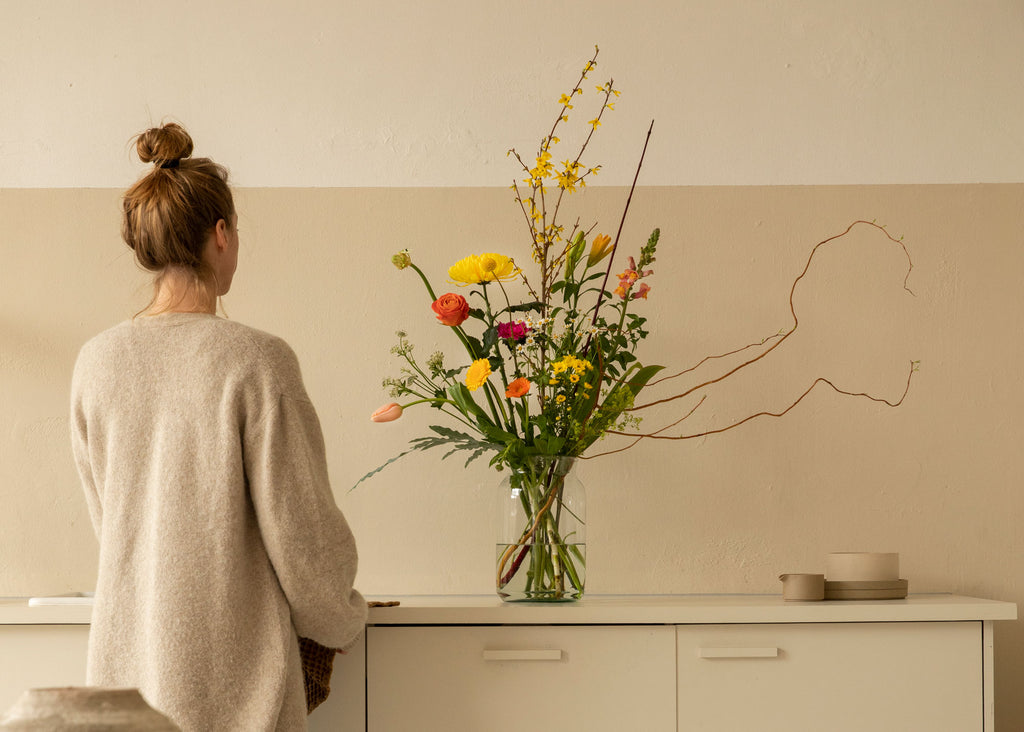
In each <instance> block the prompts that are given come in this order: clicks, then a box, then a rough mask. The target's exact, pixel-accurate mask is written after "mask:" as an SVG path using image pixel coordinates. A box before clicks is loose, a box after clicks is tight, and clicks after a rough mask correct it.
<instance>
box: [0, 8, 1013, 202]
mask: <svg viewBox="0 0 1024 732" xmlns="http://www.w3.org/2000/svg"><path fill="white" fill-rule="evenodd" d="M595 43H596V44H599V45H600V46H601V55H600V57H599V60H598V67H597V70H596V74H595V75H594V76H592V77H591V80H592V81H593V82H594V83H595V84H596V83H599V82H601V81H603V80H605V79H607V77H608V76H613V77H614V78H615V83H616V85H617V86H618V87H619V88H621V89H622V90H623V94H622V97H621V98H620V99H619V103H618V104H617V105H616V111H615V112H614V114H612V115H611V116H609V117H608V118H607V120H606V123H605V125H604V126H603V127H602V128H601V129H600V130H599V132H600V133H601V134H600V135H599V136H598V137H597V138H595V140H596V142H595V143H594V145H593V147H592V155H591V156H590V157H589V158H586V159H585V161H589V162H591V163H601V164H603V165H604V170H603V172H602V175H601V178H600V180H599V181H596V182H600V183H604V184H626V183H628V182H629V181H630V180H631V178H632V174H633V170H634V167H635V164H636V159H637V156H638V154H639V150H640V147H641V145H642V142H643V136H644V133H645V131H646V129H647V125H648V124H649V122H650V120H651V119H654V120H656V123H655V133H654V137H653V138H652V143H651V148H650V152H649V155H648V159H647V161H646V163H645V166H644V172H643V176H642V178H641V182H642V183H644V184H647V185H689V184H694V185H702V184H712V185H714V184H723V185H725V184H727V185H745V184H833V183H836V184H838V183H853V184H870V183H950V182H967V183H971V182H1020V181H1022V180H1024V174H1022V171H1024V124H1022V122H1021V120H1022V119H1024V3H1022V2H1021V1H1020V0H971V2H964V0H896V1H895V2H894V1H893V0H859V1H858V2H844V3H840V2H831V1H828V0H825V1H823V0H747V1H744V0H714V1H712V0H689V1H685V0H632V2H629V3H627V2H622V0H589V1H588V2H570V1H568V0H519V1H518V2H515V3H493V2H481V1H480V0H449V1H446V2H413V1H412V0H374V2H345V1H341V0H294V1H293V2H289V3H282V2H270V1H269V0H245V1H244V2H224V1H218V0H179V1H178V2H174V3H165V2H160V3H156V2H150V1H149V0H146V1H138V0H89V1H88V2H80V1H78V0H33V1H32V2H23V1H22V0H0V94H2V97H0V98H2V102H0V187H123V186H125V185H127V184H128V183H129V182H130V181H131V180H133V179H134V178H135V177H136V176H137V175H138V173H139V166H138V163H137V161H135V160H134V159H133V157H132V156H131V155H130V154H129V146H128V141H129V138H130V137H131V136H132V135H133V134H135V133H137V132H139V131H141V130H142V129H144V128H145V127H147V126H150V125H151V124H153V123H157V122H159V121H161V120H162V119H164V118H174V119H178V120H180V121H181V122H183V123H184V124H185V125H186V126H187V127H188V128H189V130H190V131H191V132H192V134H193V137H194V138H195V139H196V141H197V151H196V152H197V154H206V155H210V156H211V157H214V158H215V159H217V160H218V161H220V162H223V163H225V164H227V165H228V166H229V167H230V168H231V170H232V174H233V179H234V182H235V183H236V184H237V185H241V186H256V187H263V186H314V187H320V186H504V185H508V184H509V183H510V182H511V180H512V178H513V177H514V176H515V175H516V170H515V166H514V165H513V164H512V163H511V162H510V161H509V159H507V158H506V157H505V151H506V150H507V149H508V148H509V147H513V146H516V147H518V148H519V149H520V150H521V151H522V152H524V153H528V152H530V151H531V150H533V149H534V148H535V146H536V144H537V142H538V140H539V139H540V137H541V136H542V135H543V134H545V132H546V130H547V128H548V127H549V126H550V124H551V121H552V120H553V119H554V116H555V114H556V112H557V106H556V100H557V99H558V97H559V94H560V93H562V92H563V91H568V90H569V89H570V88H571V85H572V83H573V82H574V81H575V77H576V74H577V73H578V71H579V69H580V68H581V67H582V65H583V64H584V63H585V61H586V60H587V59H588V58H589V57H590V54H591V52H592V47H593V45H594V44H595ZM585 89H586V90H587V91H592V90H593V84H589V85H588V86H586V87H585ZM586 99H587V100H589V101H591V102H593V101H594V96H592V95H588V97H587V98H586ZM591 109H592V108H587V107H586V104H585V103H584V104H583V105H582V106H581V107H580V108H579V109H577V110H574V111H576V112H579V114H578V115H577V116H574V117H573V118H572V122H573V123H575V124H576V125H584V126H585V124H586V120H588V119H590V118H591V116H587V115H589V113H590V111H591ZM567 137H568V136H563V139H566V138H567ZM563 144H565V145H566V147H568V144H567V143H563ZM567 152H568V150H566V151H565V153H567ZM565 153H563V156H564V155H565Z"/></svg>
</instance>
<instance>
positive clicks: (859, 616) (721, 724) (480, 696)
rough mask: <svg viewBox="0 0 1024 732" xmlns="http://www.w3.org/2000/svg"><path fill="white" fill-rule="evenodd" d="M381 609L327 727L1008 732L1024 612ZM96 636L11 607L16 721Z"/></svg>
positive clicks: (447, 602)
mask: <svg viewBox="0 0 1024 732" xmlns="http://www.w3.org/2000/svg"><path fill="white" fill-rule="evenodd" d="M373 599H381V600H385V599H395V600H399V601H400V605H399V606H397V607H384V608H371V610H370V617H369V623H368V628H367V633H366V635H365V637H364V639H363V641H362V642H361V643H359V644H357V646H356V648H354V649H353V650H352V651H351V652H350V653H349V654H348V655H346V656H339V657H338V659H337V661H336V664H335V673H334V677H333V679H332V693H331V697H330V698H329V699H328V700H327V702H326V703H325V704H324V705H323V706H322V707H320V708H319V709H318V710H317V711H316V712H314V714H313V715H312V716H311V717H310V729H311V730H313V731H314V732H319V731H321V730H334V731H338V730H341V731H343V732H348V731H349V730H352V731H353V732H354V731H355V730H367V731H368V732H400V731H402V730H417V731H422V732H430V731H431V730H445V731H446V732H447V731H448V730H459V731H460V732H475V731H477V730H481V731H484V730H486V732H502V731H504V730H521V729H523V728H524V726H530V725H532V724H536V723H538V722H543V723H544V724H545V725H546V726H550V727H552V728H556V729H566V730H587V731H588V732H591V731H600V730H617V731H618V730H622V729H643V730H645V732H646V731H648V730H649V731H651V732H657V731H658V730H665V731H666V732H668V731H670V730H714V731H715V732H728V731H729V730H759V732H770V731H771V730H786V731H787V732H792V731H794V730H797V731H799V730H815V731H817V730H821V729H828V730H833V731H835V732H841V731H843V730H864V729H871V730H899V731H900V732H912V731H913V730H928V731H929V732H933V731H934V730H937V729H949V730H953V729H955V730H957V731H958V732H966V731H968V730H984V731H985V732H992V730H993V729H994V728H995V726H994V716H993V698H992V689H993V674H994V672H993V661H992V659H993V647H994V636H993V632H994V631H993V624H994V621H997V620H1012V619H1015V618H1016V617H1017V608H1016V605H1014V604H1012V603H1006V602H998V601H993V600H984V599H979V598H971V597H963V596H958V595H947V594H935V595H911V596H910V597H908V598H907V599H905V600H884V601H875V602H869V601H831V602H807V603H799V602H785V601H783V600H782V599H781V598H780V597H778V596H760V595H674V596H663V595H655V596H588V597H586V598H585V599H584V600H582V601H581V602H577V603H572V604H554V605H545V604H506V603H502V602H501V601H500V600H499V599H498V598H496V597H490V596H410V597H394V598H373ZM87 623H88V608H82V607H79V608H28V607H27V606H26V605H25V604H24V603H21V604H18V603H16V602H13V601H0V659H2V664H3V665H2V677H0V679H2V681H0V711H2V710H3V709H6V708H7V707H9V706H10V704H11V703H13V698H14V697H15V696H16V695H17V693H19V692H20V690H21V689H24V688H29V687H30V686H40V685H67V684H75V683H82V681H84V665H85V660H84V654H83V649H84V642H85V641H84V639H85V636H86V633H87ZM79 675H80V676H81V678H79Z"/></svg>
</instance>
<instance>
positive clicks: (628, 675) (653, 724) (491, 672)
mask: <svg viewBox="0 0 1024 732" xmlns="http://www.w3.org/2000/svg"><path fill="white" fill-rule="evenodd" d="M674 633H675V630H674V628H672V627H671V626H653V627H630V626H615V627H589V626H558V627H552V626H538V627H526V626H516V627H512V626H503V627H445V626H436V627H371V628H368V629H367V645H366V653H367V663H366V669H367V671H366V673H367V730H368V732H402V731H403V730H416V732H431V731H433V730H437V731H439V732H440V731H441V730H443V731H444V732H452V731H453V730H457V731H458V732H505V731H506V730H507V731H508V732H512V731H513V730H514V731H515V732H522V730H524V729H561V730H587V731H588V732H600V731H601V730H614V731H615V732H622V730H641V729H642V730H644V731H645V732H660V731H662V730H664V731H665V732H668V731H669V730H675V725H676V720H675V643H674V640H675V636H674Z"/></svg>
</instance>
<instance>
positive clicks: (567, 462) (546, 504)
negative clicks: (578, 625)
mask: <svg viewBox="0 0 1024 732" xmlns="http://www.w3.org/2000/svg"><path fill="white" fill-rule="evenodd" d="M575 464H576V458H573V457H561V456H558V457H555V456H537V457H533V458H530V459H527V460H526V461H524V462H523V463H522V464H520V465H517V466H514V467H512V468H511V469H508V470H506V471H504V472H503V476H504V477H503V479H502V482H501V488H500V491H499V497H498V541H497V572H496V576H495V580H496V586H497V592H498V596H499V597H501V598H502V599H503V600H505V601H506V602H516V601H532V602H570V601H573V600H578V599H580V598H581V597H583V585H584V581H585V579H586V569H587V560H586V557H587V541H586V518H587V517H586V492H585V490H584V488H583V484H582V483H581V482H580V480H579V478H578V477H577V476H576V473H575V472H574V467H575Z"/></svg>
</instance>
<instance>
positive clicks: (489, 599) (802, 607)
mask: <svg viewBox="0 0 1024 732" xmlns="http://www.w3.org/2000/svg"><path fill="white" fill-rule="evenodd" d="M372 599H378V598H372ZM379 599H390V600H398V601H399V602H400V603H401V604H400V605H398V606H397V607H390V608H371V610H370V617H369V620H368V622H367V624H368V625H418V624H423V625H441V624H497V625H516V624H545V625H547V624H555V625H558V624H565V625H573V624H607V625H619V624H638V625H644V624H671V625H687V624H730V623H823V622H825V623H837V622H914V621H955V620H1015V619H1016V618H1017V606H1016V605H1015V604H1014V603H1010V602H1000V601H997V600H987V599H982V598H976V597H965V596H962V595H953V594H947V593H934V594H917V595H914V594H912V595H909V596H908V597H907V598H906V599H905V600H830V601H820V602H793V601H786V600H783V599H782V597H781V595H588V596H586V597H585V598H584V599H583V600H581V601H579V602H575V603H555V604H548V603H504V602H502V601H501V600H500V599H499V598H498V597H496V596H488V595H410V596H405V597H402V596H393V597H390V598H383V597H382V598H379Z"/></svg>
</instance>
